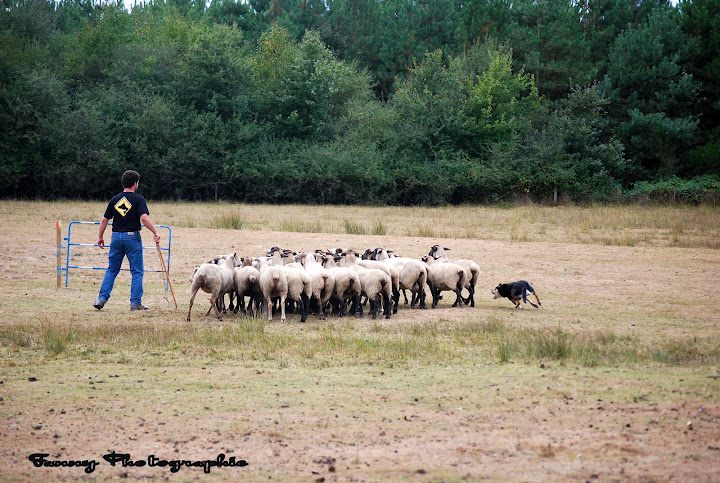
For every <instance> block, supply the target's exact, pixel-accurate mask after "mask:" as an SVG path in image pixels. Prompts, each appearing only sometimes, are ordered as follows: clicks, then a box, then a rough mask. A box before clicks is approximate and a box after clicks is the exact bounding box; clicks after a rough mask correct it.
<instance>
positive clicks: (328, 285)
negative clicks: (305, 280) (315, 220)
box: [295, 252, 335, 319]
mask: <svg viewBox="0 0 720 483" xmlns="http://www.w3.org/2000/svg"><path fill="white" fill-rule="evenodd" d="M295 259H296V260H297V261H298V262H299V263H301V264H302V266H303V267H305V270H306V271H307V272H308V274H309V275H310V278H311V279H312V297H311V298H312V299H315V300H316V301H317V303H318V304H319V305H320V318H322V319H324V318H325V305H326V304H327V302H328V300H330V297H331V296H332V293H333V289H334V288H335V275H333V274H332V272H330V270H328V269H326V268H325V267H323V266H322V264H320V263H319V262H318V261H317V260H316V259H315V254H314V253H311V252H301V253H299V254H298V255H297V256H296V257H295Z"/></svg>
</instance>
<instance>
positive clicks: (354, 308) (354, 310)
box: [350, 295, 362, 317]
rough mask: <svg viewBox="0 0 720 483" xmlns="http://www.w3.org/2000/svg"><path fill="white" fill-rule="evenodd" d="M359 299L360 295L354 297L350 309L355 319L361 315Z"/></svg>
mask: <svg viewBox="0 0 720 483" xmlns="http://www.w3.org/2000/svg"><path fill="white" fill-rule="evenodd" d="M361 297H362V295H356V296H355V298H354V299H353V303H352V307H350V311H351V312H352V313H354V314H355V316H356V317H359V316H361V315H362V303H361V302H360V298H361Z"/></svg>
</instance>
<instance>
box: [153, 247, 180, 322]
mask: <svg viewBox="0 0 720 483" xmlns="http://www.w3.org/2000/svg"><path fill="white" fill-rule="evenodd" d="M155 246H156V247H157V251H158V255H159V256H160V263H162V267H163V273H164V274H165V278H166V279H167V282H168V285H169V286H170V293H171V294H172V296H173V302H175V308H176V309H177V308H178V307H177V300H175V291H174V290H173V288H172V283H170V273H169V272H168V269H167V267H166V266H165V259H164V258H163V256H162V251H161V250H160V242H155Z"/></svg>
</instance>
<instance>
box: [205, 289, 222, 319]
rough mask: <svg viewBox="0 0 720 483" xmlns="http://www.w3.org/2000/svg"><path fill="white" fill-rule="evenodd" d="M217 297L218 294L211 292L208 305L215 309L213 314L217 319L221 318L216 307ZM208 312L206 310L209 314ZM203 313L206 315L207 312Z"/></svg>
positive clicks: (218, 296)
mask: <svg viewBox="0 0 720 483" xmlns="http://www.w3.org/2000/svg"><path fill="white" fill-rule="evenodd" d="M219 298H220V294H217V295H216V294H215V293H213V294H212V297H210V307H211V308H213V309H215V316H216V317H217V318H218V320H222V316H221V315H220V311H219V310H218V308H217V301H218V299H219ZM209 313H210V311H209V310H208V314H209ZM205 315H207V314H205Z"/></svg>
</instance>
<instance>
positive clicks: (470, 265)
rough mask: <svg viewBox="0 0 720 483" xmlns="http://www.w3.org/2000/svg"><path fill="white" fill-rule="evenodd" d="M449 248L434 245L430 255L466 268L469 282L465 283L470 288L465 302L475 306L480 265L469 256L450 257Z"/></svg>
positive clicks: (440, 260) (438, 259)
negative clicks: (468, 257)
mask: <svg viewBox="0 0 720 483" xmlns="http://www.w3.org/2000/svg"><path fill="white" fill-rule="evenodd" d="M449 250H450V249H449V248H443V247H441V246H440V245H433V247H432V248H430V253H428V255H430V256H431V257H433V258H434V259H435V260H437V261H438V262H446V261H449V262H452V263H456V264H458V265H460V266H461V267H463V268H464V269H465V274H466V278H467V283H466V285H465V288H466V289H467V290H468V293H469V295H468V297H467V298H466V299H464V302H465V303H466V304H470V307H475V285H477V282H478V277H479V276H480V265H478V264H477V263H476V262H474V261H473V260H470V259H467V258H452V259H448V256H447V254H446V253H445V252H446V251H449Z"/></svg>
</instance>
